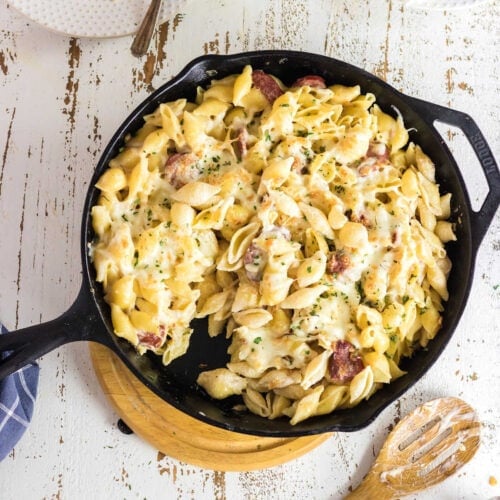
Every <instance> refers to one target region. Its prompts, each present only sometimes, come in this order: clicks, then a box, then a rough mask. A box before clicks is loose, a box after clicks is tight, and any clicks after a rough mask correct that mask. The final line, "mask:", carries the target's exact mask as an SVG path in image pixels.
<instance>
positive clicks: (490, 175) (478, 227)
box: [410, 97, 500, 251]
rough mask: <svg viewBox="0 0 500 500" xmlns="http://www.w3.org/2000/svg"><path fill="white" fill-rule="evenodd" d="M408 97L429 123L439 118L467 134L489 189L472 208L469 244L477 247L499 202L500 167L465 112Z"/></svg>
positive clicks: (432, 123) (475, 249)
mask: <svg viewBox="0 0 500 500" xmlns="http://www.w3.org/2000/svg"><path fill="white" fill-rule="evenodd" d="M410 100H411V102H412V103H413V105H414V106H415V108H417V110H418V112H419V113H420V115H421V116H422V118H423V119H424V120H425V121H427V122H428V123H429V125H432V126H433V125H434V122H435V121H440V122H444V123H447V124H448V125H454V126H456V127H458V128H459V129H460V130H461V131H462V132H463V133H464V135H465V137H467V140H468V141H469V144H470V145H471V147H472V149H473V151H474V154H475V155H476V157H477V159H478V161H479V164H480V165H481V168H482V169H483V172H484V175H485V177H486V181H487V183H488V187H489V191H488V194H487V195H486V198H485V200H484V202H483V205H482V206H481V208H480V209H479V210H478V211H477V212H475V211H473V212H471V219H472V220H471V226H472V227H471V230H472V245H473V247H474V251H477V249H478V248H479V245H480V244H481V241H482V239H483V237H484V235H485V234H486V231H487V230H488V227H489V226H490V224H491V221H492V220H493V217H494V216H495V213H496V211H497V209H498V206H499V205H500V171H499V169H498V165H497V162H496V160H495V158H494V156H493V153H492V151H491V149H490V147H489V145H488V143H487V142H486V139H485V138H484V135H483V133H482V132H481V130H480V129H479V127H478V126H477V124H476V122H475V121H474V120H473V119H472V118H471V117H470V116H469V115H468V114H467V113H463V112H462V111H456V110H454V109H450V108H446V107H444V106H440V105H438V104H433V103H430V102H426V101H422V100H420V99H416V98H414V97H412V98H410Z"/></svg>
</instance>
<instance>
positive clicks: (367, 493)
mask: <svg viewBox="0 0 500 500" xmlns="http://www.w3.org/2000/svg"><path fill="white" fill-rule="evenodd" d="M368 498H376V499H377V500H394V499H395V498H397V496H396V494H395V492H392V491H391V490H390V489H389V488H388V487H387V486H385V485H384V484H383V483H382V482H381V481H380V479H379V474H377V473H375V471H374V470H373V469H372V470H370V472H368V474H367V475H366V476H365V477H364V478H363V481H362V482H361V484H360V485H359V486H358V487H357V488H356V489H354V490H353V491H352V492H351V493H349V494H348V495H347V496H345V497H344V500H367V499H368Z"/></svg>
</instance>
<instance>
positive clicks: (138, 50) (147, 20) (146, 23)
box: [130, 0, 162, 57]
mask: <svg viewBox="0 0 500 500" xmlns="http://www.w3.org/2000/svg"><path fill="white" fill-rule="evenodd" d="M161 2H162V0H151V3H150V4H149V7H148V10H147V12H146V15H145V16H144V19H143V20H142V23H141V25H140V26H139V29H138V30H137V33H136V35H135V37H134V41H133V42H132V45H131V47H130V51H131V52H132V54H133V55H134V56H136V57H141V56H143V55H144V54H145V53H146V52H147V50H148V47H149V42H150V41H151V37H152V35H153V31H154V28H155V26H156V21H157V19H158V14H159V12H160V6H161Z"/></svg>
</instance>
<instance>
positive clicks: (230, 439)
mask: <svg viewBox="0 0 500 500" xmlns="http://www.w3.org/2000/svg"><path fill="white" fill-rule="evenodd" d="M90 353H91V359H92V365H93V367H94V370H95V372H96V374H97V379H98V380H99V383H100V384H101V387H102V389H103V392H104V394H105V395H106V397H107V398H108V399H109V401H110V403H111V405H112V406H113V408H114V410H115V411H116V412H117V413H118V415H119V416H120V418H121V419H122V420H123V421H124V422H125V423H126V424H127V425H128V426H129V427H130V428H131V429H132V430H133V431H134V432H135V433H136V434H137V435H139V436H140V437H141V438H143V439H144V440H145V441H147V442H148V443H149V444H151V445H152V446H153V447H154V448H155V449H156V450H159V451H160V452H161V453H163V454H164V455H167V456H169V457H172V458H176V459H177V460H180V461H182V462H186V463H188V464H190V465H196V466H198V467H202V468H204V469H210V470H216V471H237V472H242V471H249V470H255V469H265V468H267V467H273V466H276V465H280V464H282V463H284V462H287V461H289V460H292V459H294V458H297V457H299V456H301V455H303V454H304V453H307V452H309V451H311V450H313V449H314V448H315V447H316V446H318V445H319V444H321V443H323V442H324V441H326V440H327V439H328V438H330V437H331V434H324V435H317V436H310V437H301V438H265V437H259V436H250V435H248V434H239V433H236V432H230V431H226V430H224V429H220V428H218V427H214V426H211V425H208V424H205V423H203V422H201V421H200V420H196V419H194V418H192V417H190V416H188V415H186V414H184V413H182V412H180V411H179V410H177V409H176V408H174V407H173V406H171V405H169V404H167V403H166V402H165V401H163V400H162V399H160V398H159V397H158V396H156V395H155V394H154V393H153V392H152V391H150V390H149V389H148V388H147V387H146V386H145V385H144V384H143V383H142V382H140V381H139V380H137V379H136V378H135V377H134V375H133V374H132V373H131V372H130V371H129V370H128V369H127V368H126V367H125V365H124V364H123V363H122V362H121V361H120V360H119V359H118V357H117V356H116V355H115V354H114V353H113V352H111V351H110V350H109V349H107V348H106V347H103V346H100V345H97V344H92V345H91V346H90Z"/></svg>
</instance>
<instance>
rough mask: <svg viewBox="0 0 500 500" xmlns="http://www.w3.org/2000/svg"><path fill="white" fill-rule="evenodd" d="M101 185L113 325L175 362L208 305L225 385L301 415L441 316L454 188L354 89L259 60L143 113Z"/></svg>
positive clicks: (101, 250) (99, 275) (428, 333)
mask: <svg viewBox="0 0 500 500" xmlns="http://www.w3.org/2000/svg"><path fill="white" fill-rule="evenodd" d="M97 188H98V189H99V190H100V195H99V199H98V201H97V203H96V205H95V206H94V207H93V208H92V213H91V214H92V225H93V229H94V231H95V239H94V241H93V243H92V244H91V246H90V252H91V257H92V259H93V263H94V266H95V270H96V279H97V281H98V282H101V283H102V285H103V289H104V291H105V299H106V301H107V303H108V304H109V306H110V309H111V320H112V323H113V327H114V332H115V334H116V335H117V336H119V337H123V338H125V339H126V340H127V341H129V342H130V343H131V344H133V345H134V346H135V348H136V349H137V351H138V352H139V353H140V354H143V353H145V352H146V351H153V352H154V353H156V354H157V355H159V356H162V360H163V363H164V364H165V365H167V364H169V363H170V362H171V361H172V360H173V359H175V358H177V357H179V356H182V355H183V354H184V353H185V352H186V351H187V349H188V347H189V341H190V336H191V334H192V328H191V326H190V325H191V322H192V321H193V319H194V318H207V320H208V335H210V336H216V335H225V336H227V338H228V339H230V340H229V342H230V346H229V350H228V354H229V361H228V363H227V364H226V366H221V367H219V368H217V369H214V370H209V371H204V372H202V373H201V374H200V375H199V377H198V384H199V385H200V386H201V387H203V389H204V390H205V391H206V392H207V393H208V394H209V395H210V396H211V397H213V398H217V399H223V398H227V397H229V396H233V395H241V397H242V399H243V401H244V404H245V406H246V408H248V410H250V411H251V412H253V413H256V414H258V415H261V416H263V417H267V418H277V417H283V416H284V417H286V418H289V419H290V422H291V424H292V425H293V424H296V423H298V422H301V421H303V420H305V419H307V418H310V417H312V416H315V415H322V414H326V413H330V412H332V411H333V410H335V409H337V408H347V407H352V406H355V405H357V404H358V403H359V402H361V401H362V400H364V399H367V398H369V397H370V396H371V395H372V394H373V393H374V392H375V391H376V390H377V389H379V388H380V387H381V386H382V385H383V384H388V383H390V382H391V381H392V380H394V379H396V378H398V377H400V376H402V375H403V374H404V372H403V370H402V369H401V368H400V361H401V359H402V358H403V357H408V356H411V355H412V353H413V351H414V350H415V349H418V348H420V347H425V346H426V345H427V343H428V342H429V341H430V340H432V339H433V337H434V336H435V335H436V334H437V332H438V331H439V329H440V326H441V321H442V320H441V312H442V310H443V305H442V304H443V301H446V300H447V298H448V291H447V275H448V273H449V271H450V267H451V263H450V260H449V259H448V257H447V253H446V250H445V247H444V245H445V243H447V242H448V241H451V240H455V235H454V232H453V225H452V223H451V222H450V221H449V217H450V197H451V195H450V194H443V193H440V191H439V186H438V184H437V183H436V179H435V167H434V164H433V162H432V161H431V160H430V158H429V157H428V156H427V155H426V154H425V152H424V151H422V149H421V148H420V147H419V146H418V145H416V144H413V143H412V142H410V141H409V135H408V131H407V129H406V128H405V125H404V122H403V118H402V116H400V114H399V112H398V111H397V110H395V112H394V116H392V115H389V114H387V113H386V112H384V111H382V109H381V108H380V107H379V106H378V105H377V103H376V98H375V96H374V95H373V94H370V93H362V91H361V88H360V86H345V85H339V84H331V83H330V82H328V83H327V82H325V81H324V79H323V78H322V77H320V76H316V75H310V76H305V77H302V78H299V79H298V80H296V81H295V82H293V83H292V84H291V85H290V86H285V84H284V83H283V82H282V81H280V80H279V79H277V78H275V77H274V76H272V75H270V74H268V73H265V72H263V71H261V70H258V69H254V68H252V67H250V66H247V67H245V68H244V69H243V71H242V72H241V74H236V75H231V76H228V77H225V78H221V79H216V80H213V81H212V82H211V84H210V85H209V86H208V87H207V88H198V90H197V94H196V98H195V99H193V102H190V101H188V100H187V99H178V100H175V101H172V102H166V103H162V104H160V105H159V107H158V108H157V109H156V110H155V111H154V112H153V113H152V114H149V115H147V116H145V117H144V125H143V126H142V128H141V129H140V130H139V131H138V132H137V133H136V134H134V135H133V136H130V137H127V138H126V141H125V144H124V147H123V148H122V150H121V151H120V152H119V154H118V155H117V156H116V157H115V158H114V159H113V160H111V161H110V163H109V168H107V169H106V170H105V171H104V173H103V174H102V176H101V177H100V179H99V181H98V183H97ZM202 334H203V333H200V332H197V333H196V335H202Z"/></svg>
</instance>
